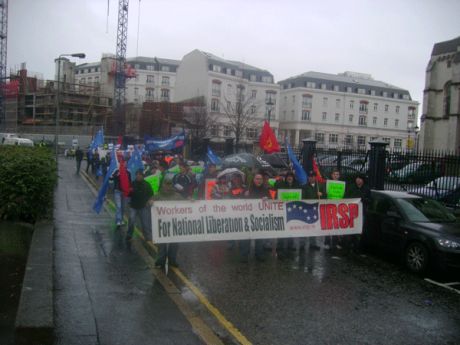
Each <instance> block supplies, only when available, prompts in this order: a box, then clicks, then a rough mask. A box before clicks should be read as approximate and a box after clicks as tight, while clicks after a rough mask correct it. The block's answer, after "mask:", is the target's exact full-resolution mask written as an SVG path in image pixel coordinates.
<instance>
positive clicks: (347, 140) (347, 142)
mask: <svg viewBox="0 0 460 345" xmlns="http://www.w3.org/2000/svg"><path fill="white" fill-rule="evenodd" d="M345 145H353V136H352V135H349V134H347V135H345Z"/></svg>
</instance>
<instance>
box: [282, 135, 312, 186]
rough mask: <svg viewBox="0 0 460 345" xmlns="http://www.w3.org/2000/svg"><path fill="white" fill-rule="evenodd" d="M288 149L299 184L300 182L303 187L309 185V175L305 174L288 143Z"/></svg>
mask: <svg viewBox="0 0 460 345" xmlns="http://www.w3.org/2000/svg"><path fill="white" fill-rule="evenodd" d="M286 148H287V152H288V156H289V159H290V161H291V163H292V166H293V168H294V171H295V178H296V179H297V182H299V184H300V185H301V186H303V185H304V184H306V183H307V173H306V172H305V170H303V168H302V166H301V165H300V163H299V161H298V160H297V158H296V156H295V154H294V152H292V148H291V146H289V144H288V142H287V141H286Z"/></svg>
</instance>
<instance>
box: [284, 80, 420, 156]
mask: <svg viewBox="0 0 460 345" xmlns="http://www.w3.org/2000/svg"><path fill="white" fill-rule="evenodd" d="M278 84H279V85H280V86H281V91H280V101H279V102H280V105H279V111H280V118H279V120H280V126H279V133H280V136H281V137H287V138H288V139H289V141H290V143H291V144H293V145H298V144H299V143H300V141H301V140H302V139H304V138H314V139H316V141H317V147H332V148H333V147H342V148H360V149H365V148H366V147H367V143H368V142H369V141H371V140H374V139H377V138H379V139H383V140H385V141H387V142H388V143H389V147H390V148H395V149H406V148H413V142H414V141H413V138H411V135H412V136H413V135H414V134H413V133H411V132H413V131H412V128H414V127H415V126H416V123H417V108H418V102H416V101H413V100H412V99H411V96H410V94H409V92H408V91H407V90H404V89H401V88H399V87H396V86H393V85H390V84H388V83H385V82H381V81H377V80H374V79H372V77H371V76H370V75H368V74H362V73H355V72H345V73H341V74H337V75H335V74H326V73H318V72H307V73H304V74H302V75H299V76H296V77H292V78H289V79H286V80H283V81H280V82H279V83H278Z"/></svg>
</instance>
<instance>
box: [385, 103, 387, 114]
mask: <svg viewBox="0 0 460 345" xmlns="http://www.w3.org/2000/svg"><path fill="white" fill-rule="evenodd" d="M385 112H386V113H388V104H385Z"/></svg>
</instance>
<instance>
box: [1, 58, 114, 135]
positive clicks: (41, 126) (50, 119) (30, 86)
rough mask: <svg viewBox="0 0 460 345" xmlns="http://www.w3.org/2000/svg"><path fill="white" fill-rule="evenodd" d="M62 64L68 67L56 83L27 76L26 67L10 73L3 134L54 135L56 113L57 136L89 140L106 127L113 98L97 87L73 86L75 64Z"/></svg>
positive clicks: (94, 84) (96, 85)
mask: <svg viewBox="0 0 460 345" xmlns="http://www.w3.org/2000/svg"><path fill="white" fill-rule="evenodd" d="M63 60H64V59H63ZM64 62H65V63H66V64H67V66H66V67H65V68H63V69H62V75H61V78H60V80H59V81H54V80H53V81H49V80H43V79H39V78H38V77H37V76H36V75H28V72H27V69H26V68H25V64H23V65H22V66H21V68H20V69H19V70H18V71H12V72H11V74H10V82H9V83H8V84H7V86H6V87H5V92H4V94H5V110H6V111H5V123H4V124H3V129H2V130H3V131H5V132H15V133H22V134H42V135H46V134H54V133H56V124H57V117H56V114H57V109H59V117H58V119H59V135H66V134H68V135H89V136H91V135H92V134H93V133H95V132H96V131H97V129H98V128H100V127H101V126H105V124H106V121H107V118H109V117H110V116H111V114H112V98H111V97H108V96H107V95H106V94H105V93H103V92H101V89H100V85H99V83H92V84H85V85H81V84H76V83H75V82H74V77H73V75H74V73H73V71H72V67H73V66H74V64H72V63H69V62H68V61H64ZM69 69H70V70H69ZM58 83H60V85H58ZM58 102H59V103H58Z"/></svg>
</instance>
